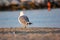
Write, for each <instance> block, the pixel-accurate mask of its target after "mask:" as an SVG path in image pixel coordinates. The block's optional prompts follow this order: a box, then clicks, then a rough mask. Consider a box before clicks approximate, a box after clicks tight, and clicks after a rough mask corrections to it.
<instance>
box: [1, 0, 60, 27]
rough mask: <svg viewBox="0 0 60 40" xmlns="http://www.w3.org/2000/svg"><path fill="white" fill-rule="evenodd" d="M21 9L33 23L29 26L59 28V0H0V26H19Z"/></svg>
mask: <svg viewBox="0 0 60 40" xmlns="http://www.w3.org/2000/svg"><path fill="white" fill-rule="evenodd" d="M22 10H23V11H24V13H25V15H27V16H28V18H29V20H30V22H32V23H33V24H32V25H30V26H29V27H58V28H60V0H0V28H2V27H3V28H6V27H21V26H22V25H21V24H20V23H19V22H18V17H19V15H20V11H22Z"/></svg>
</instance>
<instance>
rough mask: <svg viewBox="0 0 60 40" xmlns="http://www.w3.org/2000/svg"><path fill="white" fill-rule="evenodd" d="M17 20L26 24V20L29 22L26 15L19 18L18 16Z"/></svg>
mask: <svg viewBox="0 0 60 40" xmlns="http://www.w3.org/2000/svg"><path fill="white" fill-rule="evenodd" d="M19 20H20V22H21V23H22V24H24V25H25V24H27V22H29V19H28V17H27V16H21V17H20V18H19Z"/></svg>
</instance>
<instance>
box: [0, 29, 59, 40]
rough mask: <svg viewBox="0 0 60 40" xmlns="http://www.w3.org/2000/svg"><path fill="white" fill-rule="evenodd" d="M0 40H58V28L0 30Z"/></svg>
mask: <svg viewBox="0 0 60 40" xmlns="http://www.w3.org/2000/svg"><path fill="white" fill-rule="evenodd" d="M0 40H60V28H0Z"/></svg>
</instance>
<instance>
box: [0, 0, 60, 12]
mask: <svg viewBox="0 0 60 40" xmlns="http://www.w3.org/2000/svg"><path fill="white" fill-rule="evenodd" d="M48 2H50V4H51V8H60V0H0V11H4V10H25V9H27V10H30V9H47V7H48V6H47V3H48Z"/></svg>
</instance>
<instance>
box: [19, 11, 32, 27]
mask: <svg viewBox="0 0 60 40" xmlns="http://www.w3.org/2000/svg"><path fill="white" fill-rule="evenodd" d="M18 21H19V23H20V24H22V25H23V27H24V28H26V27H27V26H28V25H31V24H32V23H31V22H30V21H29V18H28V17H27V16H26V15H24V12H23V11H20V15H19V17H18Z"/></svg>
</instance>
